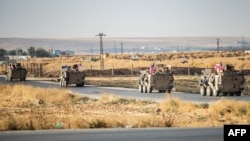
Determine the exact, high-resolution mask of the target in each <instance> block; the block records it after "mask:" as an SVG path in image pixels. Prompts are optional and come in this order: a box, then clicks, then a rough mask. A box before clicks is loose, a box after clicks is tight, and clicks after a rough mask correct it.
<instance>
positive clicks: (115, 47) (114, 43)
mask: <svg viewBox="0 0 250 141" xmlns="http://www.w3.org/2000/svg"><path fill="white" fill-rule="evenodd" d="M114 48H115V56H116V43H115V41H114Z"/></svg>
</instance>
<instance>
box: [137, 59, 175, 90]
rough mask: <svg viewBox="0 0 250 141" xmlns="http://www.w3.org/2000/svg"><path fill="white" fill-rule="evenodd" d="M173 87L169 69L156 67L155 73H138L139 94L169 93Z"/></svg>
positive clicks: (161, 66)
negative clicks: (154, 91)
mask: <svg viewBox="0 0 250 141" xmlns="http://www.w3.org/2000/svg"><path fill="white" fill-rule="evenodd" d="M173 86H174V77H173V75H172V73H171V67H164V65H162V64H161V65H157V71H156V72H155V73H154V74H149V72H148V71H147V70H143V71H140V75H139V92H140V93H152V91H153V90H156V91H158V92H160V93H165V92H166V91H167V92H169V93H170V92H171V91H172V89H173Z"/></svg>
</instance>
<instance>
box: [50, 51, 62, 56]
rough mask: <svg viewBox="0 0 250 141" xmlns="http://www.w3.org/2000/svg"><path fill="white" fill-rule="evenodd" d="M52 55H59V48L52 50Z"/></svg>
mask: <svg viewBox="0 0 250 141" xmlns="http://www.w3.org/2000/svg"><path fill="white" fill-rule="evenodd" d="M52 56H61V50H53V53H52Z"/></svg>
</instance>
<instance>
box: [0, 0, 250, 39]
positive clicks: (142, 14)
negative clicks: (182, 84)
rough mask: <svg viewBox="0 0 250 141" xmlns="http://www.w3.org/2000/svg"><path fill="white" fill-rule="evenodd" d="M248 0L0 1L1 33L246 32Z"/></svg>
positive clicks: (51, 35)
mask: <svg viewBox="0 0 250 141" xmlns="http://www.w3.org/2000/svg"><path fill="white" fill-rule="evenodd" d="M249 15H250V0H0V37H32V38H84V37H95V35H96V34H98V33H100V32H103V33H105V34H107V37H169V36H170V37H172V36H250V16H249Z"/></svg>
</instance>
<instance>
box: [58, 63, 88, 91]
mask: <svg viewBox="0 0 250 141" xmlns="http://www.w3.org/2000/svg"><path fill="white" fill-rule="evenodd" d="M59 79H60V86H61V87H65V88H67V87H68V86H69V85H71V84H75V85H76V87H84V84H85V73H84V72H83V71H79V70H78V69H77V65H73V69H72V68H71V67H70V66H62V68H61V73H60V77H59Z"/></svg>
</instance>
